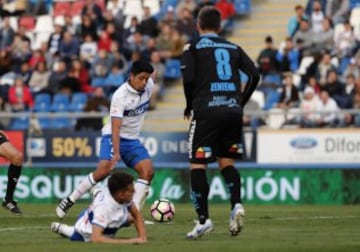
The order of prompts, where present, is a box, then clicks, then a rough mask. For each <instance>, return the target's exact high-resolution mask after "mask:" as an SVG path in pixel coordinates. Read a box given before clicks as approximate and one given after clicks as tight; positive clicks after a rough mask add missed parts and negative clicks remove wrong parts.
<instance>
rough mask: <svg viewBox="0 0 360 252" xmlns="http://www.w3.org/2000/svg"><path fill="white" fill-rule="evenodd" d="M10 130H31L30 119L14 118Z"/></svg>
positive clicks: (25, 117) (23, 117) (26, 117)
mask: <svg viewBox="0 0 360 252" xmlns="http://www.w3.org/2000/svg"><path fill="white" fill-rule="evenodd" d="M10 129H12V130H27V129H29V117H28V116H22V117H17V118H14V119H13V120H12V122H11V125H10Z"/></svg>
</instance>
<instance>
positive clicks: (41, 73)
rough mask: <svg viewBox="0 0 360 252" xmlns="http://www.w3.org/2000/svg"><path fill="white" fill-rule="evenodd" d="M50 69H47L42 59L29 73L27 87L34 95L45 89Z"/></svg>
mask: <svg viewBox="0 0 360 252" xmlns="http://www.w3.org/2000/svg"><path fill="white" fill-rule="evenodd" d="M49 78H50V71H48V70H47V67H46V63H45V62H44V61H41V62H39V63H38V64H37V65H36V66H35V69H34V71H33V73H32V75H31V78H30V81H29V87H30V90H31V93H32V94H34V95H36V94H37V93H39V92H41V90H43V89H45V88H46V87H47V86H48V84H49Z"/></svg>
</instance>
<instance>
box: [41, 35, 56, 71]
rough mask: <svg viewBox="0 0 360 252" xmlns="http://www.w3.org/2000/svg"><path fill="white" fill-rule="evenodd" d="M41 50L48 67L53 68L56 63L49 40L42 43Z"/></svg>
mask: <svg viewBox="0 0 360 252" xmlns="http://www.w3.org/2000/svg"><path fill="white" fill-rule="evenodd" d="M39 50H40V51H41V54H42V55H43V56H44V59H45V62H46V67H47V69H51V68H52V67H53V64H54V55H53V54H52V53H50V52H49V50H48V43H47V41H43V42H42V43H41V44H40V49H39Z"/></svg>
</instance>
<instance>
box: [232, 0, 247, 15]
mask: <svg viewBox="0 0 360 252" xmlns="http://www.w3.org/2000/svg"><path fill="white" fill-rule="evenodd" d="M234 6H235V12H236V14H238V15H248V14H250V12H251V0H235V1H234Z"/></svg>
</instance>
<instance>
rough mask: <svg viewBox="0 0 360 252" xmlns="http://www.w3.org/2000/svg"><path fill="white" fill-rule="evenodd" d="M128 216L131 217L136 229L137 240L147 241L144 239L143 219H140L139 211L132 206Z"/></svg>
mask: <svg viewBox="0 0 360 252" xmlns="http://www.w3.org/2000/svg"><path fill="white" fill-rule="evenodd" d="M129 211H130V214H131V216H132V217H133V221H134V225H135V228H136V231H137V233H138V238H140V239H142V240H144V242H146V241H147V238H146V230H145V224H144V218H143V217H142V215H141V213H140V211H139V210H138V209H137V208H136V206H135V204H132V205H131V206H130V209H129Z"/></svg>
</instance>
